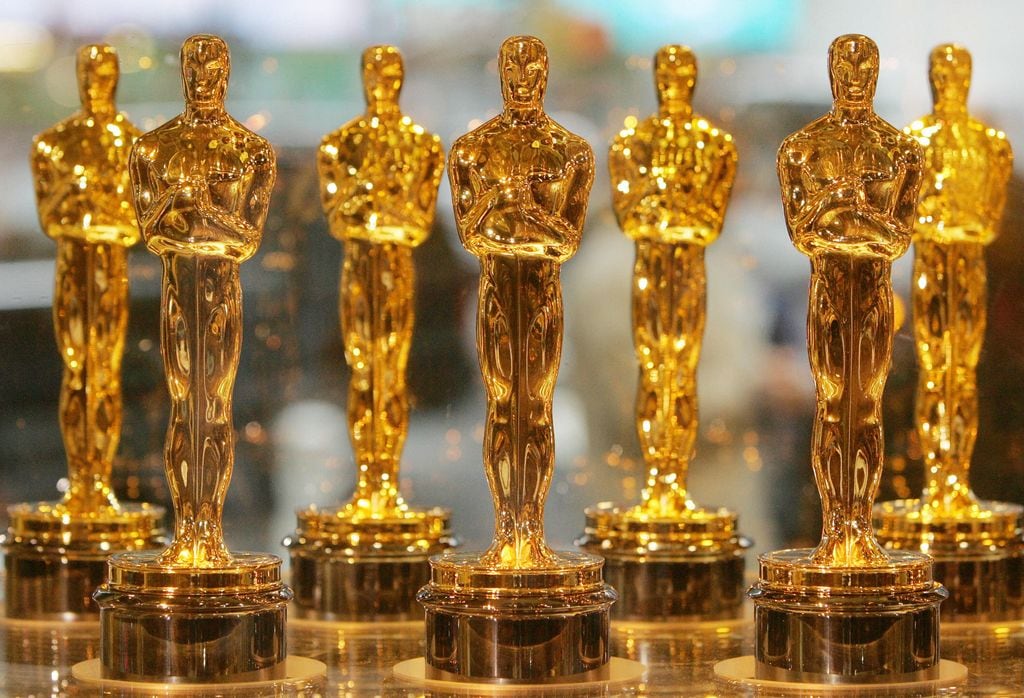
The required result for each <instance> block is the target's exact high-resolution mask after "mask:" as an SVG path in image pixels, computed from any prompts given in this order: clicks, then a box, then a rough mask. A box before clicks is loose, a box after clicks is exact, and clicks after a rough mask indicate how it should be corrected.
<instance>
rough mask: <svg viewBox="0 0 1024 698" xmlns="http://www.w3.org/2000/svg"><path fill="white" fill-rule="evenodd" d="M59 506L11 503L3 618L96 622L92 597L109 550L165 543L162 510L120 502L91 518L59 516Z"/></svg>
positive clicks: (5, 549) (50, 503) (104, 569)
mask: <svg viewBox="0 0 1024 698" xmlns="http://www.w3.org/2000/svg"><path fill="white" fill-rule="evenodd" d="M60 506H61V503H56V502H41V503H38V504H15V505H13V506H11V507H9V508H8V510H7V514H8V516H9V517H10V522H11V523H10V528H9V529H8V531H7V534H6V535H5V536H4V537H3V549H4V569H5V570H6V576H5V579H4V597H5V598H6V600H7V606H6V610H7V616H8V617H10V618H34V619H38V620H43V619H50V620H75V619H77V618H95V615H96V613H98V612H99V609H98V608H97V607H96V604H95V603H93V600H92V594H93V592H94V591H96V589H97V588H99V586H100V585H101V584H102V583H103V579H104V572H105V571H106V566H107V557H108V556H109V555H110V553H111V552H112V551H124V550H136V551H137V550H149V549H154V548H158V547H160V546H161V545H162V544H163V542H164V541H163V538H162V534H163V531H162V528H161V525H160V522H161V520H162V519H163V514H164V510H163V508H162V507H158V506H152V505H149V504H127V503H119V504H118V508H117V510H116V511H112V512H110V513H104V514H96V515H93V516H91V517H82V516H70V515H62V514H60V513H58V509H59V507H60Z"/></svg>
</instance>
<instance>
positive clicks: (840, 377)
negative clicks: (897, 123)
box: [778, 35, 922, 566]
mask: <svg viewBox="0 0 1024 698" xmlns="http://www.w3.org/2000/svg"><path fill="white" fill-rule="evenodd" d="M829 74H830V78H831V83H832V92H833V96H834V97H835V101H834V104H833V108H832V111H830V112H829V113H828V114H826V115H825V116H823V117H822V118H820V119H818V120H816V121H814V122H813V123H811V124H810V125H808V126H806V127H805V128H803V129H801V130H800V131H797V132H796V133H794V134H793V135H791V136H789V137H788V138H786V140H785V141H784V142H783V144H782V147H781V148H780V149H779V157H778V172H779V182H780V184H781V186H782V198H783V207H784V211H785V215H786V224H787V226H788V227H789V233H790V237H791V238H792V240H793V244H794V245H795V246H796V247H797V249H798V250H800V251H801V252H803V253H804V254H805V255H807V256H808V257H810V258H811V288H810V302H809V307H808V313H807V341H808V345H809V346H808V355H809V357H810V361H811V371H812V372H813V374H814V381H815V386H816V392H817V397H818V405H817V413H816V415H815V420H814V436H813V447H812V451H811V462H812V465H813V468H814V479H815V482H816V483H817V485H818V492H819V494H820V496H821V504H822V514H823V526H822V539H821V542H820V543H819V544H818V547H817V548H816V549H815V551H814V554H813V556H812V558H813V560H814V562H815V563H817V564H822V565H835V566H858V565H882V564H885V563H886V562H887V560H888V556H887V555H886V553H885V551H883V550H882V549H881V547H880V546H879V545H878V543H877V541H876V540H875V536H874V534H873V532H872V529H871V505H872V502H873V500H874V498H875V495H876V494H877V492H878V484H879V479H880V477H881V474H882V465H883V462H884V459H883V452H882V424H881V412H882V410H881V399H882V390H883V389H884V387H885V380H886V378H887V376H888V373H889V367H890V364H891V359H892V335H893V310H892V281H891V279H890V271H891V266H892V261H893V260H894V259H896V258H897V257H900V256H901V255H902V254H903V253H904V252H906V250H907V247H909V245H910V234H911V222H912V219H913V216H914V207H915V205H916V202H917V193H918V190H919V188H920V185H921V176H922V152H921V148H920V146H919V145H918V144H917V143H916V142H915V141H914V140H913V139H912V138H910V137H909V136H906V135H904V134H901V133H900V132H899V131H897V130H896V129H894V128H893V127H892V126H891V125H889V124H888V123H886V122H885V121H883V120H882V119H880V118H879V117H878V116H876V115H875V113H874V111H873V109H872V100H873V98H874V91H875V83H876V81H877V79H878V47H877V46H875V44H874V42H873V41H871V40H870V39H868V38H867V37H865V36H862V35H847V36H843V37H840V38H839V39H836V41H834V42H833V43H832V46H831V48H830V49H829Z"/></svg>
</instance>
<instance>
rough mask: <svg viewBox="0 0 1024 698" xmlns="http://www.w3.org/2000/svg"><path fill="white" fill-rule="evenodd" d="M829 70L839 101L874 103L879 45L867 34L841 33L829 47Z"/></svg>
mask: <svg viewBox="0 0 1024 698" xmlns="http://www.w3.org/2000/svg"><path fill="white" fill-rule="evenodd" d="M828 74H829V82H830V83H831V84H832V97H833V98H834V99H835V101H836V104H838V105H841V106H850V107H865V106H867V107H870V106H871V102H872V100H873V99H874V98H875V85H876V84H877V82H878V46H877V45H876V44H875V42H874V41H872V40H871V39H869V38H868V37H866V36H864V35H863V34H845V35H843V36H840V37H839V38H837V39H836V40H835V41H833V42H832V45H831V46H829V49H828Z"/></svg>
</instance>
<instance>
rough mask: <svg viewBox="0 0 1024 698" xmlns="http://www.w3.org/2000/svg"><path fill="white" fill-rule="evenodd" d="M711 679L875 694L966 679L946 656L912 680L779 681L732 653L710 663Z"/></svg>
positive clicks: (961, 669) (798, 689) (752, 660)
mask: <svg viewBox="0 0 1024 698" xmlns="http://www.w3.org/2000/svg"><path fill="white" fill-rule="evenodd" d="M714 673H715V679H716V680H718V681H720V682H723V683H728V684H741V685H744V686H752V687H764V688H772V689H776V690H786V689H790V690H792V691H795V692H796V693H795V695H800V693H801V692H812V693H813V694H814V695H820V693H821V692H825V693H827V694H828V695H851V694H852V695H871V696H878V695H879V690H880V689H882V690H885V691H894V692H895V691H903V690H907V689H915V688H917V689H921V688H944V687H955V686H959V685H961V684H963V683H964V682H965V681H966V680H967V673H968V672H967V667H966V666H964V665H963V664H960V663H959V662H954V661H952V660H949V659H940V660H939V663H938V671H937V675H936V676H935V677H934V678H929V679H919V680H913V681H902V682H900V681H890V680H887V679H884V677H883V679H881V681H884V683H867V682H861V683H856V682H843V683H835V682H826V683H818V682H807V681H780V680H777V679H767V678H759V677H758V676H757V675H756V674H757V659H756V658H755V657H754V655H752V654H751V655H745V656H742V657H733V658H731V659H725V660H722V661H720V662H718V663H716V664H715V666H714Z"/></svg>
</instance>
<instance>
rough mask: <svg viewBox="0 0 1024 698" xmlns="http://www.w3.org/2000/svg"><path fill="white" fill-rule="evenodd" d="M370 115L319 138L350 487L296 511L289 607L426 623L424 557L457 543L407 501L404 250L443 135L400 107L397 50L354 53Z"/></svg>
mask: <svg viewBox="0 0 1024 698" xmlns="http://www.w3.org/2000/svg"><path fill="white" fill-rule="evenodd" d="M362 68H363V87H364V92H365V95H366V111H365V112H364V113H363V114H362V115H360V116H357V117H356V118H354V119H352V120H351V121H349V122H348V123H346V124H344V125H342V126H341V127H340V128H338V129H336V130H335V131H332V132H331V133H329V134H327V135H326V136H324V138H323V140H322V142H321V143H320V149H319V151H318V154H317V172H318V174H319V179H320V195H321V203H322V204H323V210H324V214H325V216H326V217H327V222H328V226H329V228H330V232H331V235H333V236H334V237H336V238H337V239H338V240H340V241H342V242H343V243H344V251H345V259H344V262H343V264H342V270H341V283H340V286H339V306H340V317H341V333H342V339H343V340H344V344H345V359H346V362H347V363H348V367H349V370H350V371H351V372H352V376H351V379H350V380H349V385H348V404H347V409H348V431H349V439H350V441H351V442H352V448H353V451H354V454H355V463H356V476H357V481H356V486H355V490H354V491H353V493H352V496H351V497H350V498H349V500H348V501H347V502H346V503H345V504H343V505H341V506H339V507H336V508H335V509H333V510H321V509H318V508H316V507H311V508H309V509H306V510H304V511H300V512H298V527H297V530H296V532H295V534H294V535H292V536H289V537H288V538H287V539H286V540H285V542H284V543H285V545H286V546H287V547H288V548H289V551H290V554H291V559H292V580H293V583H294V586H295V591H296V598H295V603H296V606H297V608H298V609H299V612H300V614H301V615H302V616H303V617H309V618H320V619H324V620H382V621H394V620H408V619H411V618H422V617H423V613H422V610H421V609H420V608H419V606H418V605H417V604H416V592H417V590H418V589H419V588H420V587H421V586H422V585H423V584H425V583H426V581H427V577H428V575H429V569H428V566H427V559H428V558H429V557H430V556H431V555H433V554H435V553H439V552H441V551H442V550H444V549H445V548H446V547H449V546H452V545H455V544H456V540H455V539H454V538H453V537H452V536H451V531H450V530H449V513H448V512H447V511H444V510H441V509H436V508H435V509H420V508H415V507H412V506H409V504H408V503H406V501H405V500H404V498H403V497H402V495H401V493H400V492H399V487H398V484H399V465H400V464H401V460H402V451H403V449H404V446H405V439H406V436H407V433H408V430H409V403H410V401H409V391H408V386H407V384H406V369H407V366H408V360H409V349H410V347H411V346H412V337H413V328H414V326H415V287H416V267H415V264H414V263H413V250H414V249H415V248H416V247H417V246H419V245H420V244H422V243H423V242H424V241H425V240H426V239H427V237H428V236H429V235H430V230H431V227H432V225H433V220H434V210H435V208H436V204H437V188H438V185H439V184H440V181H441V175H442V174H443V173H444V147H443V146H442V145H441V140H440V139H439V138H438V137H437V136H435V135H434V134H432V133H428V132H427V131H425V130H424V129H423V127H422V126H420V125H418V124H416V123H414V122H413V121H412V119H411V118H410V117H408V116H406V115H405V114H403V113H402V111H401V109H400V107H399V103H398V97H399V94H400V92H401V88H402V82H403V78H404V73H405V70H404V67H403V63H402V55H401V54H400V53H399V51H398V49H397V48H395V47H394V46H371V47H370V48H368V49H366V51H364V52H363V60H362Z"/></svg>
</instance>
